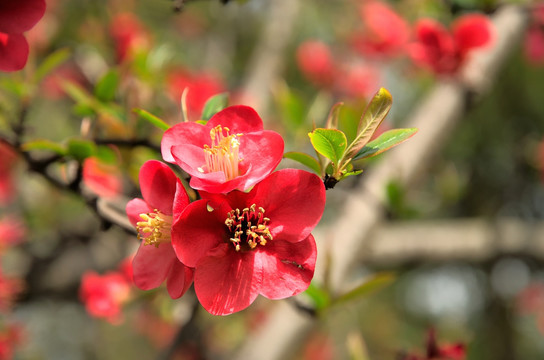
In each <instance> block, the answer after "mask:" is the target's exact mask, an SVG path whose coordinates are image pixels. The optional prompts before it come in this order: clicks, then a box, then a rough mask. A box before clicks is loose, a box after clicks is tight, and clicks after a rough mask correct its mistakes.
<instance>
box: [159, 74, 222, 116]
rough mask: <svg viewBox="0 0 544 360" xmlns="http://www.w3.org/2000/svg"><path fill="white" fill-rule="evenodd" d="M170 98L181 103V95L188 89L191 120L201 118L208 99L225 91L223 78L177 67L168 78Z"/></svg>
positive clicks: (188, 107) (188, 111) (188, 110)
mask: <svg viewBox="0 0 544 360" xmlns="http://www.w3.org/2000/svg"><path fill="white" fill-rule="evenodd" d="M166 84H167V91H168V95H169V96H170V98H171V99H172V100H173V101H174V102H175V103H176V104H181V95H182V94H183V91H184V90H185V89H187V90H186V91H187V95H186V96H187V97H186V105H187V116H188V117H189V119H188V120H189V121H196V120H199V119H200V115H201V113H202V110H203V109H204V105H205V104H206V101H208V99H209V98H210V97H212V96H214V95H217V94H220V93H222V92H225V89H226V87H225V84H224V83H223V80H222V79H221V78H220V77H219V76H218V75H215V74H212V73H211V72H200V73H191V72H189V71H188V70H184V69H175V70H172V71H171V72H170V73H168V75H167V78H166Z"/></svg>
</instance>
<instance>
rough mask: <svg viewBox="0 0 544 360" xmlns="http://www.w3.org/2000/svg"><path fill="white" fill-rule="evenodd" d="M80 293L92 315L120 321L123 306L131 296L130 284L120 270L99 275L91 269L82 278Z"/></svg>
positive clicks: (110, 320)
mask: <svg viewBox="0 0 544 360" xmlns="http://www.w3.org/2000/svg"><path fill="white" fill-rule="evenodd" d="M79 294H80V298H81V300H82V301H83V302H84V303H85V308H86V309H87V312H88V313H89V314H90V315H91V316H94V317H98V318H104V319H106V320H107V321H109V322H111V323H118V322H120V321H121V306H122V304H123V303H125V302H126V301H127V300H128V298H129V296H130V284H129V283H128V281H127V280H126V278H125V277H124V276H123V274H121V273H119V272H115V271H112V272H109V273H106V274H104V275H98V274H97V273H95V272H94V271H89V272H86V273H85V274H83V277H82V278H81V288H80V289H79Z"/></svg>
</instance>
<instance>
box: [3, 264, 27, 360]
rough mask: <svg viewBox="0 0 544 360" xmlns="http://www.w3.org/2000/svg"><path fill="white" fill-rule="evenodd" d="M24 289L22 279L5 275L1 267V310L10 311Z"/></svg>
mask: <svg viewBox="0 0 544 360" xmlns="http://www.w3.org/2000/svg"><path fill="white" fill-rule="evenodd" d="M0 265H1V264H0ZM22 290H23V282H22V280H21V279H19V278H14V277H9V276H5V275H4V273H3V272H2V268H1V267H0V312H4V313H5V312H8V311H9V310H10V309H11V306H12V305H13V302H14V301H15V299H16V297H17V295H18V294H19V293H20V292H21V291H22ZM0 359H1V358H0Z"/></svg>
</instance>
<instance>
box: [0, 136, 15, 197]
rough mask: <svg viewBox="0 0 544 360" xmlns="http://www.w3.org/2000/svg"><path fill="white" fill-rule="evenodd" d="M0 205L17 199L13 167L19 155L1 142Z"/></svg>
mask: <svg viewBox="0 0 544 360" xmlns="http://www.w3.org/2000/svg"><path fill="white" fill-rule="evenodd" d="M0 158H1V159H2V161H0V205H5V204H8V203H10V202H11V201H12V200H13V198H14V197H15V193H16V191H15V190H16V189H15V184H14V181H13V174H12V172H13V167H14V166H15V163H16V162H17V153H16V152H15V150H13V148H12V147H11V146H9V145H7V144H6V143H3V142H1V141H0Z"/></svg>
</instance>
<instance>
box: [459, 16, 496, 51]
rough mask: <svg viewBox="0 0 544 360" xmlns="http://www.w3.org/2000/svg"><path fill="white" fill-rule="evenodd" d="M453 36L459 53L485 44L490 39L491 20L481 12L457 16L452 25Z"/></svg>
mask: <svg viewBox="0 0 544 360" xmlns="http://www.w3.org/2000/svg"><path fill="white" fill-rule="evenodd" d="M452 29H453V37H454V39H455V42H456V44H457V47H458V49H459V51H460V52H461V53H465V52H467V51H469V50H471V49H474V48H477V47H481V46H484V45H487V44H488V43H489V42H490V41H491V29H492V24H491V21H489V19H488V18H487V17H486V16H485V15H481V14H469V15H464V16H461V17H459V18H458V19H457V20H456V21H455V22H454V23H453V25H452Z"/></svg>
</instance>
